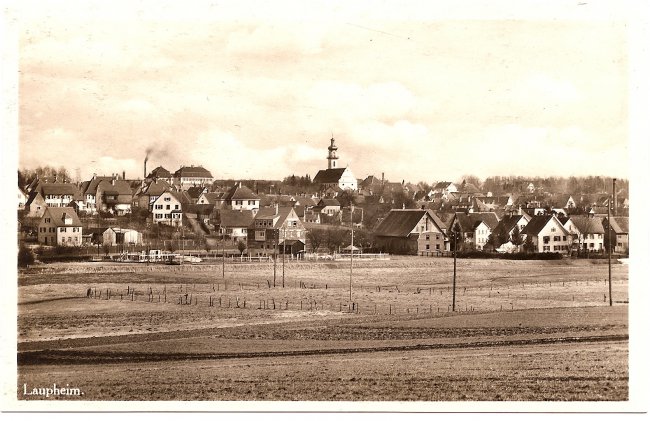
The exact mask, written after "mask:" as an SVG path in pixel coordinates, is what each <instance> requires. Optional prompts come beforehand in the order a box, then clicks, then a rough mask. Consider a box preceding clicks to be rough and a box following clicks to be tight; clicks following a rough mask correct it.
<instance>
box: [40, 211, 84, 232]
mask: <svg viewBox="0 0 650 421" xmlns="http://www.w3.org/2000/svg"><path fill="white" fill-rule="evenodd" d="M48 212H49V216H50V218H52V223H53V224H54V225H56V226H57V227H64V226H68V227H69V226H81V221H80V220H79V217H78V216H77V212H75V211H74V209H72V208H71V207H61V208H52V207H48V208H47V209H45V213H44V214H43V216H45V215H47V214H48ZM63 215H66V216H70V217H72V225H70V224H68V225H65V224H64V223H63Z"/></svg>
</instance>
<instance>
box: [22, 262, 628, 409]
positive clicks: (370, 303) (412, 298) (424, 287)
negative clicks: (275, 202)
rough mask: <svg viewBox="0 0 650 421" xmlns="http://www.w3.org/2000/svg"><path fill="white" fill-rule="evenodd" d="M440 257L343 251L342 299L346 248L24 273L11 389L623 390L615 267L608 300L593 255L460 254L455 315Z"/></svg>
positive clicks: (92, 392) (623, 308) (360, 395)
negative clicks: (329, 255) (315, 256)
mask: <svg viewBox="0 0 650 421" xmlns="http://www.w3.org/2000/svg"><path fill="white" fill-rule="evenodd" d="M451 263H452V262H451V260H450V259H426V258H415V257H413V258H397V259H392V260H390V261H367V262H356V261H355V262H354V267H353V270H352V301H350V300H349V294H350V265H349V262H329V263H302V262H291V263H289V264H287V265H286V266H285V268H284V272H285V280H284V288H283V287H282V267H281V265H278V266H277V267H276V279H275V287H273V265H272V264H254V265H250V264H232V263H229V264H228V265H227V267H226V276H225V279H224V278H223V277H222V272H221V269H222V268H221V266H220V265H215V266H207V265H197V266H188V267H179V266H149V267H147V266H137V265H132V266H129V265H121V266H120V265H115V266H110V267H106V266H102V267H98V266H93V265H92V264H68V265H63V264H60V265H48V266H47V268H46V269H45V270H42V269H34V270H32V271H29V272H25V273H21V274H20V275H19V279H18V282H19V287H18V290H19V294H18V295H19V308H18V350H19V355H18V363H19V366H18V367H19V372H18V379H17V380H18V383H17V384H18V388H19V389H18V390H19V394H18V398H19V399H28V398H30V397H25V396H21V393H20V391H21V390H22V385H23V384H25V383H27V384H30V385H38V384H51V383H52V382H53V381H56V382H57V383H60V384H61V383H69V384H70V385H75V386H76V387H79V388H81V389H82V390H83V391H84V393H85V395H84V397H83V398H84V399H90V400H113V399H115V400H150V399H151V400H195V399H200V400H204V399H207V400H434V401H437V400H541V401H545V400H560V401H564V400H625V399H627V396H628V389H627V387H628V386H627V379H628V372H627V352H628V341H627V335H628V330H627V329H628V321H627V304H626V303H627V301H628V295H627V286H628V272H627V265H621V264H615V265H613V267H612V279H613V294H612V296H613V300H614V301H615V302H616V303H615V305H614V306H613V307H609V306H608V298H609V297H608V296H607V294H608V288H607V283H606V279H607V265H606V264H598V262H596V263H594V262H592V261H575V260H571V261H569V260H562V261H505V260H498V261H496V260H459V261H458V274H457V289H456V312H452V311H451V309H450V305H451V301H452V291H451V288H450V287H451V279H452V264H451ZM89 290H90V292H91V296H90V297H87V293H88V291H89ZM134 290H135V293H134V292H133V291H134ZM100 294H101V296H100ZM109 294H110V295H109ZM351 303H354V306H352V305H351ZM605 355H607V357H605Z"/></svg>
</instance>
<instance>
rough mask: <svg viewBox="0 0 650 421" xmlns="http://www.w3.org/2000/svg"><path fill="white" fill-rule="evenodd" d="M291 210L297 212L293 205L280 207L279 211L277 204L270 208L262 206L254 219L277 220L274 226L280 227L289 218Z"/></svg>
mask: <svg viewBox="0 0 650 421" xmlns="http://www.w3.org/2000/svg"><path fill="white" fill-rule="evenodd" d="M291 212H294V213H295V211H294V210H293V208H292V207H278V211H277V212H276V209H275V206H272V207H270V208H261V209H260V210H259V211H258V212H257V214H256V215H255V218H254V219H273V220H275V223H274V224H273V228H279V227H280V226H282V224H284V221H285V220H286V219H287V217H288V216H289V214H291ZM296 216H297V214H296ZM276 218H277V219H276Z"/></svg>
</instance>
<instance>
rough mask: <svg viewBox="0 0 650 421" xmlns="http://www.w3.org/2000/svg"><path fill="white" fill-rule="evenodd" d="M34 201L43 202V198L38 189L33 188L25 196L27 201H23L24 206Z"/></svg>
mask: <svg viewBox="0 0 650 421" xmlns="http://www.w3.org/2000/svg"><path fill="white" fill-rule="evenodd" d="M35 201H39V202H42V203H43V204H45V199H44V198H43V195H41V193H40V192H39V191H36V190H33V191H32V192H31V193H30V194H29V197H28V198H27V201H26V202H25V206H30V205H31V204H32V203H34V202H35Z"/></svg>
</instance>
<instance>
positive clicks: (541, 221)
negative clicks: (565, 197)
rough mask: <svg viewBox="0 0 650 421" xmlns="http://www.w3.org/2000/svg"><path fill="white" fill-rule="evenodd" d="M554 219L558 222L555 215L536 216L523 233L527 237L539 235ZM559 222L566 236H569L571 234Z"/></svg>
mask: <svg viewBox="0 0 650 421" xmlns="http://www.w3.org/2000/svg"><path fill="white" fill-rule="evenodd" d="M553 218H555V219H556V220H557V218H556V217H555V216H553V215H535V216H533V217H531V219H530V221H529V222H528V224H527V225H526V226H525V227H524V229H523V230H522V231H521V233H522V234H526V235H538V234H539V232H540V231H541V230H542V229H543V228H544V227H545V226H546V224H548V223H549V221H550V220H551V219H553ZM557 222H558V225H559V226H560V227H561V228H562V231H563V232H564V233H565V234H568V233H569V232H568V231H567V230H566V229H565V228H564V226H563V225H562V223H561V222H560V221H557Z"/></svg>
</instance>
